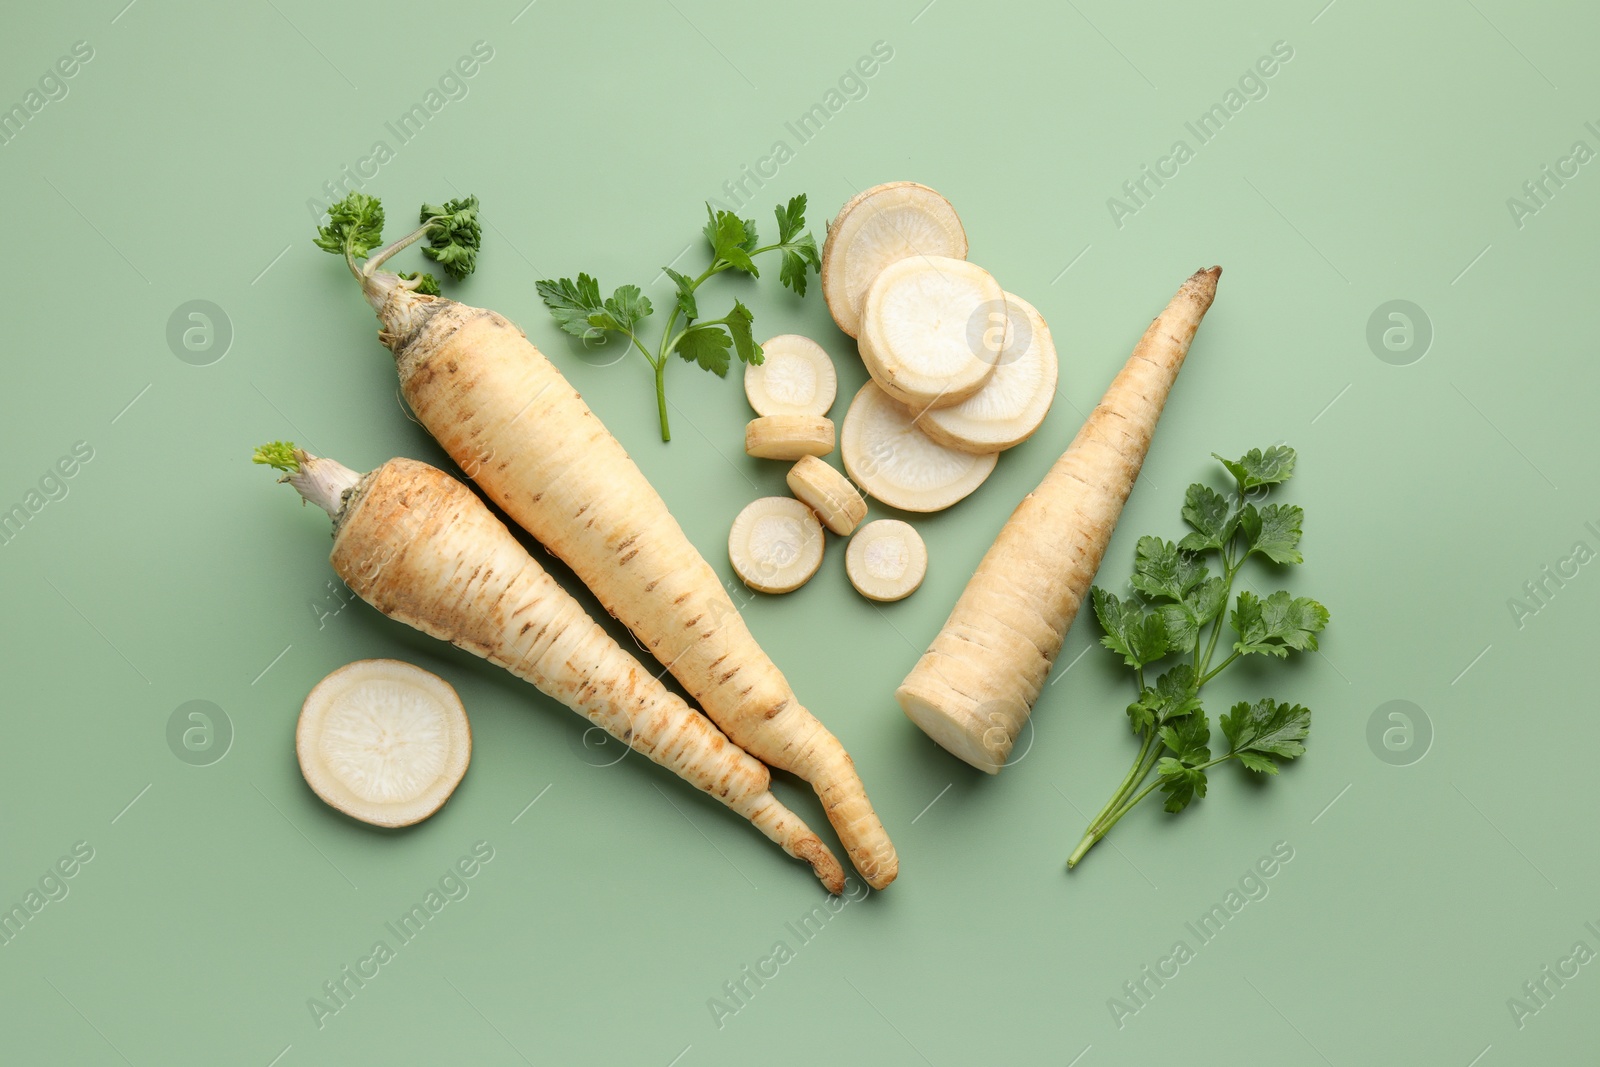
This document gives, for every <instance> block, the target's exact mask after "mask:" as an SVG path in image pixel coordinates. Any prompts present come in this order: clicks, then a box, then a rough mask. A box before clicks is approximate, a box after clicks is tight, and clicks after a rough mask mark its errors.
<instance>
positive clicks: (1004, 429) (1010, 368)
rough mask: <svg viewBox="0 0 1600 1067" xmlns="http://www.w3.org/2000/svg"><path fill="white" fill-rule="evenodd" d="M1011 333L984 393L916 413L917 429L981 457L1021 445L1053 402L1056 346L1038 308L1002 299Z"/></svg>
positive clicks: (1015, 299) (1014, 298) (1016, 299)
mask: <svg viewBox="0 0 1600 1067" xmlns="http://www.w3.org/2000/svg"><path fill="white" fill-rule="evenodd" d="M1005 300H1006V316H1007V318H1008V319H1009V327H1010V328H1009V330H1008V333H1007V337H1006V344H1005V347H1004V348H1003V349H1001V351H1000V358H999V359H998V360H996V361H995V368H994V375H993V377H991V378H990V379H989V380H988V382H986V383H985V384H984V387H983V388H982V389H979V390H978V391H977V392H976V393H973V394H972V395H971V396H969V397H968V398H967V399H965V400H963V401H962V402H961V403H959V404H956V405H955V406H953V407H948V408H929V409H928V410H926V411H922V412H919V413H918V414H917V428H918V429H920V430H921V431H922V432H923V433H925V434H927V435H928V436H929V437H931V438H933V439H934V440H935V441H938V442H939V443H940V444H941V445H944V446H945V447H947V448H954V449H958V450H959V451H962V452H971V453H974V454H975V455H984V454H985V453H989V452H1003V451H1005V450H1006V449H1008V448H1012V447H1015V446H1016V445H1020V444H1021V443H1022V442H1024V441H1026V440H1027V439H1028V438H1029V437H1031V436H1033V432H1034V431H1035V430H1037V429H1038V428H1039V426H1040V425H1041V424H1042V423H1043V422H1044V417H1045V416H1046V415H1048V414H1050V404H1051V402H1052V401H1054V400H1055V398H1056V372H1057V361H1056V345H1055V341H1053V340H1052V339H1051V337H1050V327H1049V326H1048V325H1046V324H1045V321H1044V316H1043V315H1041V314H1039V311H1038V309H1037V308H1035V307H1034V306H1033V305H1032V304H1030V303H1028V302H1027V301H1026V300H1023V299H1022V298H1021V297H1018V296H1013V295H1012V294H1010V293H1007V294H1005Z"/></svg>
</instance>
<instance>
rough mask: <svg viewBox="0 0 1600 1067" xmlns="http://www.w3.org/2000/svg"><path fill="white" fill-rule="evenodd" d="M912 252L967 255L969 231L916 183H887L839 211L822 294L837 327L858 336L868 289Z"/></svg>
mask: <svg viewBox="0 0 1600 1067" xmlns="http://www.w3.org/2000/svg"><path fill="white" fill-rule="evenodd" d="M911 256H949V257H951V258H954V259H965V258H967V234H966V231H965V230H963V229H962V228H961V220H960V219H959V218H958V217H957V216H956V210H955V208H953V207H951V206H950V201H948V200H946V199H945V198H944V197H942V196H940V195H939V194H938V193H936V192H934V191H933V190H932V189H930V188H928V187H927V186H926V185H919V184H917V183H916V182H886V183H885V184H883V185H874V186H873V187H872V188H870V189H867V190H865V191H863V192H860V193H857V194H856V195H855V196H853V197H851V198H850V200H849V201H847V202H846V203H845V205H844V207H842V208H840V209H839V214H838V216H837V217H835V218H834V220H833V223H832V224H831V225H830V226H829V227H828V237H827V240H826V241H824V242H823V245H822V272H821V277H822V296H823V299H824V300H826V301H827V303H828V311H829V312H830V313H832V315H833V321H834V322H835V323H837V324H838V326H839V329H841V330H843V331H844V332H845V333H847V334H849V335H850V336H851V337H856V336H859V334H860V325H861V306H862V302H863V300H864V299H865V297H866V293H867V287H868V286H870V285H871V284H872V281H873V279H874V278H876V277H877V276H878V274H879V272H880V271H882V270H883V269H884V268H885V267H887V266H889V264H891V263H895V262H898V261H899V260H902V259H906V258H908V257H911Z"/></svg>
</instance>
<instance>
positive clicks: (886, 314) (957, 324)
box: [859, 256, 1010, 411]
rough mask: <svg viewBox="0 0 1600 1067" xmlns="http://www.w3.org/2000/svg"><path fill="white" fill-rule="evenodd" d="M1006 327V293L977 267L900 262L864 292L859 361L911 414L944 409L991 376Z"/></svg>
mask: <svg viewBox="0 0 1600 1067" xmlns="http://www.w3.org/2000/svg"><path fill="white" fill-rule="evenodd" d="M1009 325H1010V324H1009V321H1008V320H1007V317H1006V303H1005V290H1003V289H1001V288H1000V283H999V282H997V281H995V280H994V277H993V276H992V275H991V274H990V273H989V272H988V271H986V270H984V269H983V268H982V267H979V266H977V265H975V264H972V263H968V262H967V261H966V260H964V259H950V258H949V257H947V256H918V257H916V258H914V259H902V260H901V261H900V262H898V263H893V264H890V265H889V266H888V267H885V268H884V269H883V272H882V273H880V274H879V275H878V277H877V278H876V279H875V280H874V281H873V283H872V287H871V288H869V289H868V290H867V300H866V305H865V306H864V308H863V309H862V312H861V336H860V338H859V341H860V346H861V361H862V362H863V363H865V364H866V365H867V373H869V374H871V375H872V380H873V381H875V382H877V383H878V385H880V386H881V387H882V388H883V391H884V392H886V393H888V394H889V395H890V396H892V397H894V398H895V399H896V400H898V401H900V402H901V403H902V404H905V405H907V406H908V407H910V408H912V409H913V410H915V411H922V410H925V409H927V408H946V407H951V406H952V405H955V404H959V403H961V401H963V400H965V399H967V397H969V396H971V395H973V394H974V393H976V392H977V391H978V390H979V389H982V388H983V387H984V384H985V383H987V382H988V380H989V379H990V377H991V376H993V374H994V369H995V364H996V362H998V361H999V358H1000V353H1001V352H1002V351H1003V350H1004V347H1005V339H1006V336H1007V335H1008V334H1009V333H1010V329H1009Z"/></svg>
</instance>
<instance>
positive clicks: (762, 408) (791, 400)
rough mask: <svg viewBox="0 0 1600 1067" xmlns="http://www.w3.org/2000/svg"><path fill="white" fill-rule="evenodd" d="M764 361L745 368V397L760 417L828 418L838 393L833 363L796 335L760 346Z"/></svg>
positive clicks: (766, 342)
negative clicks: (818, 416) (799, 416)
mask: <svg viewBox="0 0 1600 1067" xmlns="http://www.w3.org/2000/svg"><path fill="white" fill-rule="evenodd" d="M761 351H762V353H763V354H764V358H763V359H762V361H761V362H760V363H752V364H748V365H746V366H745V368H744V395H745V396H746V397H747V398H749V400H750V406H751V407H752V408H754V409H755V412H756V414H757V415H826V414H827V413H828V409H829V408H831V407H832V406H833V398H834V397H835V396H836V395H837V394H838V391H839V377H838V375H837V374H836V373H835V372H834V369H833V360H831V359H829V358H828V353H826V352H824V351H823V350H822V346H821V345H819V344H817V342H815V341H813V340H812V339H811V338H809V337H801V336H800V335H799V334H797V333H785V334H779V335H778V336H777V337H774V338H772V339H771V340H768V341H765V342H763V343H762V345H761Z"/></svg>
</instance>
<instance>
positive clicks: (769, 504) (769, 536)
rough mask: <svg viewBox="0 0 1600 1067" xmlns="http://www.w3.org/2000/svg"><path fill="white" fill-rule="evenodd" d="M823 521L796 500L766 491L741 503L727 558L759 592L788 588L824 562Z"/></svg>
mask: <svg viewBox="0 0 1600 1067" xmlns="http://www.w3.org/2000/svg"><path fill="white" fill-rule="evenodd" d="M824 543H825V542H824V538H823V535H822V525H821V524H820V523H818V522H817V517H816V515H814V514H812V512H811V509H810V508H808V507H806V506H805V505H804V504H802V503H800V501H798V500H795V499H794V498H793V497H787V496H764V497H762V498H761V499H760V500H753V501H751V502H750V503H749V504H747V505H745V509H744V510H743V511H741V512H739V515H738V517H737V518H735V519H734V520H733V529H731V530H730V531H728V561H729V562H730V563H732V564H733V570H734V573H735V574H737V575H738V576H739V578H740V580H741V581H743V582H744V584H745V585H748V586H749V587H750V588H751V589H754V590H755V591H756V592H758V593H787V592H790V591H791V590H794V589H798V588H800V587H801V586H802V585H805V584H806V582H807V581H809V580H810V579H811V576H812V575H813V574H815V573H817V568H818V567H820V566H822V549H823V546H824Z"/></svg>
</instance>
